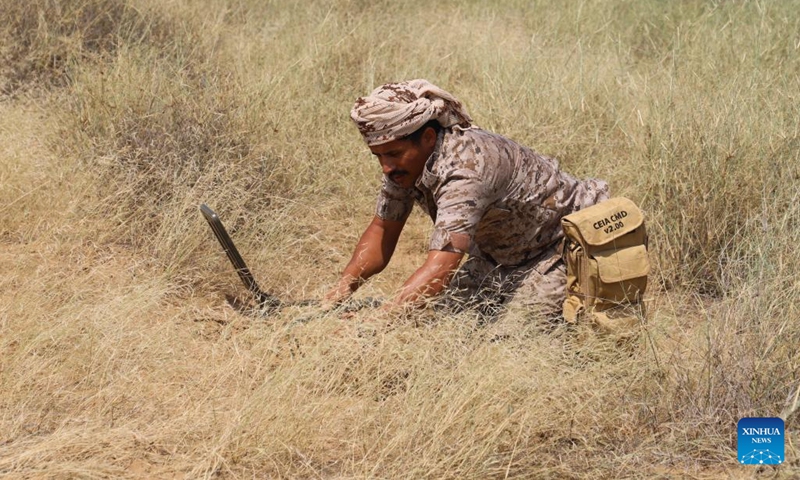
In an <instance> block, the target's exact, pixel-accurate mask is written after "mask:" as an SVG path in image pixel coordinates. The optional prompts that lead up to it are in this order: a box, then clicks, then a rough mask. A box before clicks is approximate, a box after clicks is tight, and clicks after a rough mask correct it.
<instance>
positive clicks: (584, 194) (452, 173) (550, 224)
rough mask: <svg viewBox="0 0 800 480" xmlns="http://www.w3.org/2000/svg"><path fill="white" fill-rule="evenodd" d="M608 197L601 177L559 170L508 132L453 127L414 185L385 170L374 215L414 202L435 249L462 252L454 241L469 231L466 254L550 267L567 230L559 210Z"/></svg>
mask: <svg viewBox="0 0 800 480" xmlns="http://www.w3.org/2000/svg"><path fill="white" fill-rule="evenodd" d="M606 198H608V184H607V183H606V182H604V181H602V180H596V179H589V180H585V181H580V180H578V179H576V178H574V177H572V176H571V175H569V174H567V173H564V172H562V171H561V170H559V167H558V161H557V160H555V159H552V158H549V157H546V156H543V155H540V154H538V153H536V152H534V151H533V150H531V149H529V148H526V147H524V146H522V145H519V144H517V143H515V142H514V141H512V140H509V139H508V138H505V137H503V136H501V135H497V134H494V133H491V132H487V131H485V130H482V129H480V128H477V127H469V128H462V127H459V126H454V127H451V128H446V129H443V130H441V131H440V132H439V137H438V139H437V142H436V147H435V148H434V151H433V153H432V154H431V156H430V157H429V158H428V161H427V163H426V165H425V169H424V170H423V173H422V175H420V177H419V179H417V182H416V185H415V187H413V188H409V189H404V188H401V187H400V186H398V185H397V184H395V183H394V182H392V181H391V180H389V179H388V178H387V177H384V179H383V186H382V188H381V191H380V193H379V195H378V202H377V211H376V214H377V215H378V216H379V217H380V218H383V219H385V220H397V221H401V220H405V219H406V218H407V217H408V215H409V213H410V212H411V209H412V206H413V204H414V203H415V202H416V203H417V204H418V205H419V206H420V207H421V208H422V209H423V210H424V211H425V212H427V213H428V215H430V217H431V219H432V220H433V222H434V231H433V234H432V236H431V240H430V245H429V249H430V250H447V251H463V250H462V249H459V248H457V247H455V246H454V244H453V241H452V240H453V238H454V236H455V235H466V236H467V237H468V239H469V242H468V244H469V247H468V249H467V250H466V251H464V253H469V254H470V255H472V256H479V257H481V258H484V259H486V260H489V261H491V262H493V263H495V264H497V265H506V266H517V265H523V264H530V263H534V266H535V268H536V267H537V266H539V265H541V264H546V268H544V270H546V269H547V268H549V266H550V265H552V264H553V263H554V262H555V261H557V260H558V257H557V255H556V253H555V249H554V248H553V246H554V244H556V242H558V241H559V240H560V239H561V238H563V235H564V234H563V232H562V230H561V224H560V221H561V217H563V216H564V215H568V214H569V213H571V212H573V211H576V210H579V209H581V208H584V207H587V206H590V205H594V204H595V203H597V202H598V201H601V200H604V199H606ZM456 244H463V242H456ZM554 255H555V259H553V258H554ZM537 269H539V268H537Z"/></svg>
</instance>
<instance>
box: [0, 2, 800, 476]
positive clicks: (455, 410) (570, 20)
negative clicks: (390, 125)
mask: <svg viewBox="0 0 800 480" xmlns="http://www.w3.org/2000/svg"><path fill="white" fill-rule="evenodd" d="M0 13H2V18H3V22H2V24H0V95H1V96H0V214H2V216H1V217H0V219H1V221H0V272H2V275H0V292H2V293H0V477H3V478H6V477H8V478H506V477H516V478H520V477H521V478H574V479H589V478H630V477H643V478H673V477H688V478H727V477H737V478H738V477H741V478H749V477H753V476H762V475H763V476H768V477H770V478H797V477H798V476H800V455H798V450H799V449H800V430H798V422H800V414H798V413H797V411H798V410H799V409H800V408H799V407H798V390H800V322H798V319H800V308H798V305H800V280H799V279H800V261H798V252H799V251H800V250H798V245H800V206H799V205H800V2H797V1H794V0H787V1H694V0H682V1H674V2H661V1H633V0H627V1H626V0H618V1H610V0H603V1H597V2H582V1H581V2H579V1H575V2H544V1H534V2H531V1H504V2H489V1H478V0H474V1H465V2H456V1H442V2H422V1H417V0H412V1H408V2H402V3H399V2H385V1H381V0H379V1H372V2H368V1H364V0H338V1H337V0H327V1H308V2H295V1H288V0H270V1H256V0H206V1H199V0H166V1H155V0H32V1H30V2H18V1H14V0H0ZM411 78H426V79H428V80H430V81H432V82H433V83H435V84H437V85H439V86H441V87H443V88H445V89H447V90H448V91H450V92H452V93H453V94H455V95H456V96H457V97H459V99H460V100H462V101H463V102H464V104H465V105H466V107H467V109H468V111H469V112H470V113H471V115H472V117H473V118H474V119H475V121H476V123H477V124H478V125H480V126H482V127H484V128H486V129H489V130H492V131H496V132H499V133H502V134H505V135H507V136H509V137H511V138H514V139H515V140H517V141H519V142H521V143H523V144H525V145H528V146H531V147H532V148H534V149H535V150H537V151H539V152H542V153H544V154H548V155H551V156H555V157H557V158H559V160H560V161H561V164H562V167H563V168H564V169H565V170H567V171H569V172H571V173H573V174H575V175H578V176H594V177H600V178H604V179H607V180H608V181H609V183H610V184H611V186H612V191H613V193H614V194H615V195H625V196H628V197H630V198H632V199H634V200H635V201H636V202H637V203H638V204H640V205H641V206H642V208H643V210H644V211H645V212H646V215H647V221H648V229H649V230H648V231H649V233H650V238H651V242H650V246H651V249H650V252H651V262H652V266H653V268H652V271H651V277H650V285H651V288H650V290H649V292H648V304H649V305H648V309H649V313H648V318H647V320H646V322H645V323H643V324H642V325H641V329H640V332H639V333H640V334H639V336H638V338H637V339H636V340H635V341H634V342H633V343H632V344H628V345H618V344H617V343H615V341H614V340H613V339H610V338H606V337H602V336H598V335H595V334H593V333H592V332H591V331H590V330H589V329H588V328H580V329H578V331H573V330H570V329H566V328H558V329H556V330H555V331H553V332H549V333H543V332H540V331H538V330H537V329H536V328H535V326H532V325H529V324H526V323H524V322H521V321H520V320H519V319H516V318H515V317H514V316H513V315H508V316H506V317H504V318H503V319H501V320H500V322H499V323H498V324H496V325H498V326H502V327H503V328H505V329H506V330H505V331H510V332H512V335H511V336H510V337H508V338H505V339H503V340H502V341H499V342H493V341H490V340H491V338H492V328H494V325H492V326H489V327H485V326H480V325H479V324H478V322H477V320H476V318H474V317H473V316H472V315H470V314H468V313H465V314H462V315H459V316H444V315H443V314H437V313H434V312H423V313H420V314H419V317H418V318H417V319H416V321H410V320H408V319H406V320H399V319H398V320H396V321H395V324H394V325H393V326H392V327H391V328H382V327H378V326H376V325H379V323H377V324H376V322H374V321H373V320H375V319H376V317H378V316H379V314H378V313H377V312H375V311H372V310H369V309H367V310H362V311H360V312H359V313H357V314H356V315H355V317H353V318H347V319H343V318H340V317H338V316H337V315H336V314H332V313H330V314H322V315H320V316H318V317H317V319H316V320H314V321H311V322H306V323H301V322H297V321H296V320H297V319H298V318H303V317H307V316H309V315H313V314H314V313H317V312H316V311H315V309H314V307H292V308H288V309H286V310H284V311H282V312H281V313H279V314H275V315H272V316H270V317H269V318H258V317H255V316H248V315H243V314H242V313H240V312H239V311H237V310H236V309H233V308H231V306H230V305H229V303H228V302H227V301H226V295H228V296H234V297H237V298H238V299H240V300H246V298H247V294H246V292H245V291H244V289H243V287H242V286H241V285H240V283H239V282H238V279H237V278H236V276H235V274H234V273H233V270H232V269H231V267H230V265H229V264H228V263H227V260H226V259H225V257H224V255H223V253H222V252H221V250H220V248H219V246H218V245H217V244H216V242H215V240H214V239H213V236H212V235H211V232H210V230H209V229H208V227H207V226H206V224H205V222H204V221H203V218H202V217H201V216H200V214H199V212H198V210H197V206H198V205H199V204H200V203H208V204H209V205H211V206H212V207H213V208H215V209H216V210H217V211H218V213H219V214H220V215H221V217H222V218H223V220H224V221H225V223H226V225H227V226H228V228H229V230H230V231H231V234H232V236H233V237H234V239H235V241H236V242H237V245H238V246H239V249H240V250H241V252H242V254H243V255H244V257H245V259H246V260H247V261H248V263H249V264H250V266H251V268H252V269H253V271H254V273H255V274H256V277H257V279H258V281H259V283H260V284H261V285H262V287H264V288H265V289H269V290H270V291H272V292H274V293H275V294H278V295H279V296H281V297H283V298H290V299H304V298H316V297H319V296H320V295H321V294H322V293H323V292H325V291H326V289H328V288H330V287H331V286H332V285H333V284H334V282H335V281H336V278H337V275H338V273H339V272H340V271H341V269H342V268H343V267H344V265H345V264H346V262H347V260H348V259H349V257H350V254H351V251H352V248H353V247H354V245H355V242H356V240H357V239H358V237H359V235H360V234H361V232H362V230H363V228H364V227H365V226H366V225H367V224H368V222H369V221H370V219H371V216H372V214H373V209H374V197H375V194H376V192H377V188H378V185H379V182H380V174H381V173H380V168H379V166H378V165H377V162H375V160H374V159H373V158H372V157H371V155H370V154H369V151H368V150H367V148H366V147H365V146H364V144H363V142H362V141H361V139H360V137H359V135H358V132H357V130H356V128H355V127H354V126H353V125H352V123H351V121H350V119H349V109H350V106H351V105H352V102H353V101H354V100H355V98H356V97H358V96H360V95H364V94H366V93H368V92H369V91H370V90H372V89H373V88H374V87H376V86H378V85H380V84H382V83H384V82H388V81H397V80H403V79H411ZM430 228H431V227H430V221H429V220H427V219H426V218H424V217H423V215H422V214H421V213H419V212H415V213H414V214H412V218H411V219H410V221H409V224H408V226H407V228H406V231H405V232H404V235H403V237H402V239H401V244H400V246H399V247H398V251H397V252H396V254H395V257H394V259H393V262H392V264H391V265H390V267H389V268H388V269H387V270H386V271H385V272H384V273H382V274H381V275H380V276H379V277H377V278H375V279H374V280H372V281H370V283H369V284H368V285H367V286H365V287H364V289H363V292H362V291H359V294H358V296H359V297H361V296H388V295H391V293H392V292H393V291H394V290H395V289H396V288H398V287H399V286H400V284H401V283H402V281H403V280H404V278H405V277H406V276H407V275H409V274H410V273H411V272H413V271H414V269H415V268H416V266H418V265H419V264H420V263H421V262H422V261H423V259H424V258H425V253H426V245H427V238H428V234H429V232H430ZM779 415H780V416H782V417H783V418H785V419H786V431H787V442H786V455H787V459H786V462H785V463H784V464H783V465H781V466H779V467H752V466H740V465H738V464H737V461H736V422H737V421H738V419H739V418H741V417H747V416H779Z"/></svg>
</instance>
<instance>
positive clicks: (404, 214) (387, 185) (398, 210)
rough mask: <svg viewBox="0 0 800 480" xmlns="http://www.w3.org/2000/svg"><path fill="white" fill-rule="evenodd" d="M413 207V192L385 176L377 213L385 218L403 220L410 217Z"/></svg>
mask: <svg viewBox="0 0 800 480" xmlns="http://www.w3.org/2000/svg"><path fill="white" fill-rule="evenodd" d="M413 207H414V197H412V196H411V192H410V191H409V190H407V189H405V188H402V187H400V186H398V185H396V184H394V183H392V182H391V181H389V179H387V178H386V177H383V185H382V186H381V190H380V192H379V193H378V201H377V205H376V206H375V215H377V216H378V217H379V218H381V219H383V220H389V221H397V222H402V221H405V220H406V219H407V218H408V215H409V214H410V213H411V209H412V208H413Z"/></svg>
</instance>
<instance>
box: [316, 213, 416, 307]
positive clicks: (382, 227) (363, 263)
mask: <svg viewBox="0 0 800 480" xmlns="http://www.w3.org/2000/svg"><path fill="white" fill-rule="evenodd" d="M405 223H406V222H405V221H402V222H397V221H390V220H384V219H382V218H380V217H377V216H376V217H374V218H373V219H372V222H371V223H370V224H369V226H368V227H367V229H366V230H364V233H363V234H362V235H361V238H360V239H359V241H358V245H356V248H355V251H354V252H353V257H352V258H351V259H350V262H349V263H348V264H347V266H346V267H345V269H344V272H343V273H342V276H341V278H339V281H338V282H337V283H336V286H335V287H333V288H332V289H331V290H330V291H329V292H328V293H327V294H325V297H324V299H323V301H322V306H323V307H327V308H328V309H330V308H333V307H335V306H336V305H338V304H340V303H342V302H344V301H345V300H347V299H348V298H350V295H352V294H353V292H355V291H356V290H357V289H358V287H360V286H361V284H363V283H364V282H365V281H366V280H367V279H368V278H369V277H371V276H372V275H375V274H376V273H380V272H381V271H383V269H384V268H386V265H388V264H389V260H390V259H391V258H392V254H393V253H394V249H395V247H396V246H397V240H398V239H399V238H400V232H402V231H403V226H404V225H405Z"/></svg>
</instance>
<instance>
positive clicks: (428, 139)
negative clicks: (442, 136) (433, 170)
mask: <svg viewBox="0 0 800 480" xmlns="http://www.w3.org/2000/svg"><path fill="white" fill-rule="evenodd" d="M436 137H437V135H436V129H434V128H433V127H428V128H426V129H425V131H424V132H422V145H423V146H424V147H425V148H426V149H431V150H432V149H433V147H435V146H436Z"/></svg>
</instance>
